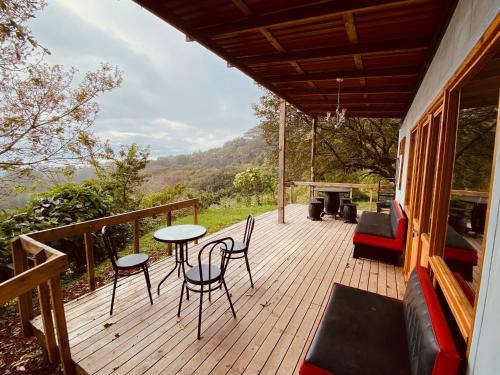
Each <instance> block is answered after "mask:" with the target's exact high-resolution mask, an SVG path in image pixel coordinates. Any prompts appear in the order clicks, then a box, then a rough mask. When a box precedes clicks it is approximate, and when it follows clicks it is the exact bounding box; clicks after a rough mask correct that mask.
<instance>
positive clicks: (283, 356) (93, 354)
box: [33, 204, 404, 375]
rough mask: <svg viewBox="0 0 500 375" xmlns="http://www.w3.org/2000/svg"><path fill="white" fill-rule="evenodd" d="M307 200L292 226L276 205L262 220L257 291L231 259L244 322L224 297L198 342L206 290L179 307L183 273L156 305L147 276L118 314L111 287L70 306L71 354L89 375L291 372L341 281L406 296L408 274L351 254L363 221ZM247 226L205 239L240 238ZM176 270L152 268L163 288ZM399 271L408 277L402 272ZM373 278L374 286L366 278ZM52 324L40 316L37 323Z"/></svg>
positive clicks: (210, 311)
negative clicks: (324, 214)
mask: <svg viewBox="0 0 500 375" xmlns="http://www.w3.org/2000/svg"><path fill="white" fill-rule="evenodd" d="M306 216H307V206H305V205H296V204H293V205H289V206H287V221H286V225H279V224H278V223H277V220H276V217H277V211H273V212H269V213H266V214H263V215H259V216H257V217H256V223H255V230H254V234H253V237H252V243H251V246H250V251H249V260H250V267H251V269H252V276H253V278H254V283H255V289H252V288H250V284H249V281H248V274H247V273H246V268H245V264H244V262H239V261H232V262H231V263H230V264H229V267H228V270H227V273H226V281H227V284H228V287H229V292H230V293H231V298H232V300H233V303H234V307H235V310H236V316H237V318H236V319H234V318H233V317H232V314H231V313H230V310H229V305H228V302H227V299H226V298H225V296H224V294H223V293H219V292H214V293H213V294H212V302H211V303H210V304H209V303H207V304H204V305H203V310H204V311H203V322H202V338H201V340H197V339H196V330H197V317H198V298H199V297H198V296H197V295H194V296H190V300H189V301H184V303H183V308H182V311H181V317H180V318H177V306H178V299H179V294H180V288H181V279H177V278H176V277H171V278H170V279H169V280H168V283H167V285H165V286H164V289H163V290H162V294H161V296H159V297H155V299H154V304H153V306H151V305H150V304H149V302H148V296H147V293H146V291H145V290H144V278H143V277H141V275H137V276H132V277H129V278H126V279H123V280H122V281H120V285H119V287H118V290H117V296H116V301H115V312H114V313H113V316H112V317H110V316H109V303H110V301H111V291H112V286H111V285H106V286H103V287H101V288H98V289H97V290H95V291H94V292H92V293H90V294H88V295H85V296H83V297H80V298H79V299H77V300H74V301H71V302H69V303H67V304H66V305H65V310H66V319H67V324H68V334H69V340H70V347H71V353H72V356H73V361H74V363H75V365H76V369H77V370H78V372H79V373H82V374H110V373H113V374H116V375H118V374H159V373H165V374H167V373H168V374H256V373H259V372H260V373H262V374H271V373H272V374H275V373H278V374H291V373H297V366H298V364H299V363H300V361H301V358H302V357H303V355H304V353H305V350H306V349H307V347H308V345H309V343H310V341H311V339H312V336H311V335H312V332H314V328H315V327H316V325H317V324H318V321H319V318H320V317H321V312H322V311H323V309H324V307H325V305H326V302H327V300H328V296H329V292H330V290H331V286H332V283H333V282H340V283H342V284H345V285H352V286H356V287H357V286H359V287H361V288H364V289H370V290H374V291H375V292H378V293H381V294H383V295H388V296H391V297H394V298H399V299H401V298H402V296H403V294H404V283H403V282H402V276H401V275H402V273H401V272H402V270H401V268H400V267H394V266H392V265H379V263H378V262H373V261H369V260H359V259H353V258H352V233H353V231H354V228H355V225H352V224H346V223H344V222H342V221H340V220H334V219H333V218H327V219H325V220H324V221H321V222H312V221H310V220H308V219H307V218H306ZM244 224H245V223H244V222H240V223H237V224H235V225H232V226H230V227H228V228H226V229H224V230H222V231H220V232H217V233H214V234H211V235H209V236H207V237H205V238H203V239H200V244H199V245H194V246H191V247H190V253H189V255H190V257H192V258H193V259H194V258H195V257H196V256H197V250H199V249H200V247H201V246H203V244H204V243H206V242H208V241H210V240H212V239H214V238H219V237H223V236H232V237H234V238H239V237H241V235H242V233H243V231H244ZM171 267H173V260H172V257H169V258H168V259H165V260H162V261H160V262H157V263H154V264H152V265H151V267H150V277H151V282H152V284H153V286H154V285H156V284H157V283H158V282H159V281H160V280H161V278H162V277H163V276H164V275H165V273H166V272H168V270H169V269H170V268H171ZM398 275H399V276H398ZM364 279H366V282H364V281H362V280H364ZM33 324H34V326H35V327H36V328H37V329H40V330H43V325H42V322H41V319H40V318H39V317H37V318H35V319H34V320H33Z"/></svg>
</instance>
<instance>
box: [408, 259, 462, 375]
mask: <svg viewBox="0 0 500 375" xmlns="http://www.w3.org/2000/svg"><path fill="white" fill-rule="evenodd" d="M403 306H404V316H405V324H406V336H407V339H408V348H409V355H410V363H411V369H412V375H454V374H456V373H457V372H458V367H459V364H460V357H459V355H458V352H457V349H456V347H455V343H454V342H453V337H452V335H451V332H450V329H449V327H448V323H447V322H446V318H445V316H444V313H443V310H442V308H441V305H440V303H439V300H438V298H437V295H436V292H435V291H434V288H433V286H432V283H431V281H430V279H429V275H428V274H427V271H426V269H425V268H423V267H420V266H417V267H416V268H415V270H414V271H413V272H412V273H411V275H410V278H409V280H408V285H407V287H406V293H405V296H404V299H403Z"/></svg>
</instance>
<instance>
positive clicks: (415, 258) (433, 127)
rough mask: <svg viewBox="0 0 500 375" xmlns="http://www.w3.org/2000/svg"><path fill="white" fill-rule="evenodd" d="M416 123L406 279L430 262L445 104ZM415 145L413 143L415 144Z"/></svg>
mask: <svg viewBox="0 0 500 375" xmlns="http://www.w3.org/2000/svg"><path fill="white" fill-rule="evenodd" d="M438 108H439V109H438V110H436V111H435V113H434V114H430V115H429V116H428V117H427V119H426V120H425V121H423V122H422V123H420V124H419V125H418V126H416V127H415V128H414V129H413V130H412V132H411V135H410V152H413V155H411V154H410V157H411V158H412V159H413V162H412V177H411V183H410V196H409V200H408V206H407V207H406V213H407V215H408V233H407V241H406V252H405V254H406V256H405V264H404V275H405V278H406V279H407V278H408V277H409V275H410V273H411V271H412V270H413V268H414V267H415V265H417V264H421V265H424V266H427V261H428V257H429V232H430V215H429V213H430V210H431V207H432V204H433V188H434V181H435V174H436V173H435V165H436V155H437V145H438V141H437V135H438V134H439V127H440V124H441V111H442V107H441V106H439V107H438ZM412 146H413V147H412Z"/></svg>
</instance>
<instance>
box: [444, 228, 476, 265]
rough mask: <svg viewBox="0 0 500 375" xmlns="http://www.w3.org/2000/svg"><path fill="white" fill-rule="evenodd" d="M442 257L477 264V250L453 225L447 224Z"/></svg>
mask: <svg viewBox="0 0 500 375" xmlns="http://www.w3.org/2000/svg"><path fill="white" fill-rule="evenodd" d="M444 259H453V260H457V261H462V262H465V263H472V264H474V265H477V260H478V259H477V251H476V249H474V247H473V246H472V245H471V244H470V243H469V242H467V241H466V240H465V238H463V236H462V235H461V234H459V233H458V232H457V231H456V230H455V229H453V227H451V226H450V225H448V229H447V231H446V245H445V249H444Z"/></svg>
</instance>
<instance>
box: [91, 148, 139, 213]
mask: <svg viewBox="0 0 500 375" xmlns="http://www.w3.org/2000/svg"><path fill="white" fill-rule="evenodd" d="M109 153H110V156H109V158H110V159H112V163H111V164H110V165H109V166H108V168H107V169H104V168H101V170H100V174H101V178H103V179H104V180H105V183H106V184H107V186H108V189H109V190H110V191H112V192H113V196H114V197H113V198H114V202H115V205H116V206H117V207H119V208H120V210H122V211H127V210H133V209H135V208H136V207H137V206H138V205H139V202H140V200H141V198H142V197H141V196H140V192H141V190H140V189H141V187H142V185H143V184H144V183H145V182H146V180H147V179H148V178H149V175H147V174H145V173H144V169H145V168H146V166H147V164H148V162H149V161H148V157H149V147H147V148H140V147H139V146H138V145H137V144H136V143H132V144H131V145H130V146H122V147H121V148H120V150H119V151H118V155H117V156H115V155H114V152H112V151H111V150H109Z"/></svg>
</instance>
